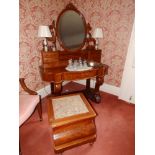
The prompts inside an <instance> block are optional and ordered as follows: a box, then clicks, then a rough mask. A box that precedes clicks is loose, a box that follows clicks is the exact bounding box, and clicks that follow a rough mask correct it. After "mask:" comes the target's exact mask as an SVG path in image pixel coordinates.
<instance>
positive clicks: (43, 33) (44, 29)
mask: <svg viewBox="0 0 155 155" xmlns="http://www.w3.org/2000/svg"><path fill="white" fill-rule="evenodd" d="M38 37H52V35H51V32H50V29H49V27H48V26H39V29H38Z"/></svg>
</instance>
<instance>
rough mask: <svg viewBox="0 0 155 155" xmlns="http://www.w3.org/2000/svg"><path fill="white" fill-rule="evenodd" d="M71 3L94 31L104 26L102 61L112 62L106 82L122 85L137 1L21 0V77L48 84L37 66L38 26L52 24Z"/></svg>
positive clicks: (36, 87)
mask: <svg viewBox="0 0 155 155" xmlns="http://www.w3.org/2000/svg"><path fill="white" fill-rule="evenodd" d="M69 2H72V3H73V4H74V5H75V6H76V7H77V8H78V10H79V11H80V12H82V14H83V15H84V16H85V19H86V22H87V23H88V22H89V23H90V25H91V26H92V28H93V30H94V29H95V28H96V27H101V28H102V29H103V33H104V38H103V39H100V48H101V49H102V63H105V64H107V65H109V72H108V75H107V76H106V78H105V83H107V84H110V85H114V86H117V87H119V86H120V84H121V79H122V74H123V69H124V64H125V60H126V54H127V49H128V45H129V40H130V35H131V31H132V26H133V21H134V13H135V10H134V9H135V2H134V0H65V1H64V0H20V1H19V3H20V8H19V9H20V16H19V20H20V36H19V38H20V42H19V48H20V51H19V67H20V71H19V72H20V77H25V78H26V83H27V85H28V86H29V87H30V88H32V89H34V90H39V89H41V88H42V87H44V86H45V85H46V83H45V82H42V80H41V77H40V73H39V68H38V66H39V65H40V64H41V55H40V49H41V46H42V40H41V39H39V38H38V37H37V31H38V26H39V25H50V24H51V23H52V20H56V19H57V16H58V14H59V13H60V12H61V10H62V9H64V7H65V6H66V5H67V4H68V3H69ZM93 30H92V31H93Z"/></svg>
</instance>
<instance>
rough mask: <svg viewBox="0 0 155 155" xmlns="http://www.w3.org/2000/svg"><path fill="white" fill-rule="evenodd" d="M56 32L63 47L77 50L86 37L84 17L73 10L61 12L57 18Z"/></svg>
mask: <svg viewBox="0 0 155 155" xmlns="http://www.w3.org/2000/svg"><path fill="white" fill-rule="evenodd" d="M57 33H58V35H57V36H58V39H59V41H60V44H61V45H62V47H63V48H64V49H67V50H77V49H80V48H82V46H83V45H84V41H85V37H86V29H85V20H84V18H83V17H82V15H80V14H79V13H77V12H75V11H74V10H67V11H65V12H63V13H62V14H61V16H60V17H59V20H58V24H57Z"/></svg>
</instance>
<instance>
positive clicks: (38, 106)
mask: <svg viewBox="0 0 155 155" xmlns="http://www.w3.org/2000/svg"><path fill="white" fill-rule="evenodd" d="M39 100H40V101H39V103H38V105H37V110H38V114H39V118H40V121H42V120H43V118H42V105H41V96H40V95H39Z"/></svg>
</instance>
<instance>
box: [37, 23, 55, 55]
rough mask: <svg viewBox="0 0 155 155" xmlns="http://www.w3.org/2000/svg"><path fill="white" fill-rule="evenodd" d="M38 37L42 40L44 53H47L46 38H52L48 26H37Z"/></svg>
mask: <svg viewBox="0 0 155 155" xmlns="http://www.w3.org/2000/svg"><path fill="white" fill-rule="evenodd" d="M38 37H42V38H44V40H43V49H44V51H46V52H47V51H48V43H47V38H50V37H52V35H51V32H50V29H49V27H48V26H43V25H41V26H39V29H38Z"/></svg>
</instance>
